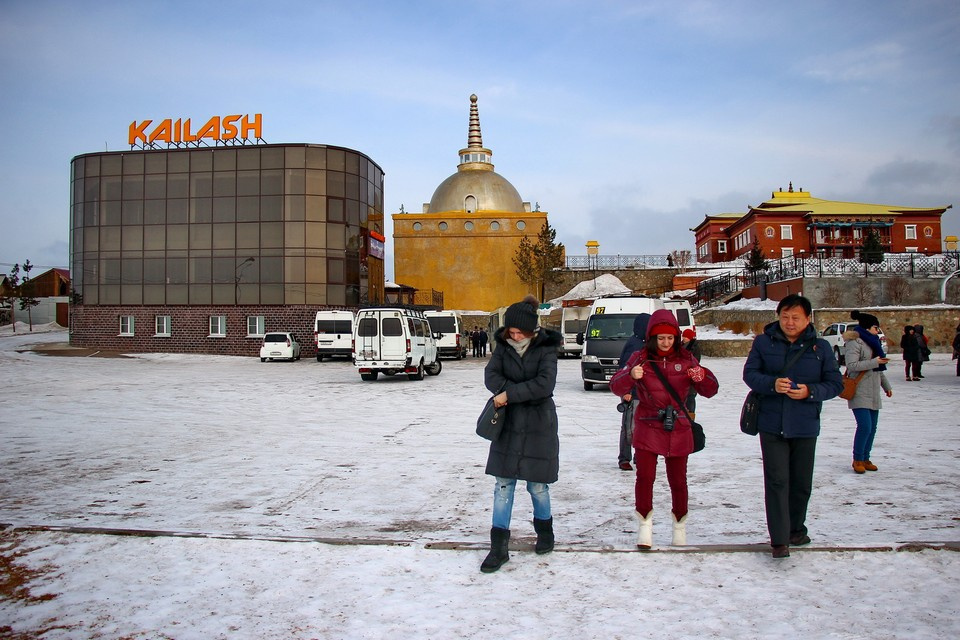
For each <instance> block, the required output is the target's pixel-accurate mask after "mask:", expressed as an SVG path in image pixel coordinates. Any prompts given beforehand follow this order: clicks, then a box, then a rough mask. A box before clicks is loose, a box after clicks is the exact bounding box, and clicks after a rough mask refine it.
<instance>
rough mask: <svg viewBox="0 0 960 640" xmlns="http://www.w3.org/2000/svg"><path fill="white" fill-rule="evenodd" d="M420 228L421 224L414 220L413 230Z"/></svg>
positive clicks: (421, 227)
mask: <svg viewBox="0 0 960 640" xmlns="http://www.w3.org/2000/svg"><path fill="white" fill-rule="evenodd" d="M420 229H423V225H422V224H420V223H419V222H414V223H413V230H414V231H420Z"/></svg>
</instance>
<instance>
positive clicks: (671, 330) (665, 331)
mask: <svg viewBox="0 0 960 640" xmlns="http://www.w3.org/2000/svg"><path fill="white" fill-rule="evenodd" d="M679 334H680V331H679V330H678V329H677V328H676V327H675V326H673V325H672V324H668V323H666V322H658V323H657V324H655V325H653V326H652V327H650V328H649V329H648V330H647V335H650V336H659V335H671V336H677V335H679Z"/></svg>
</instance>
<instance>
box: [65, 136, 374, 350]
mask: <svg viewBox="0 0 960 640" xmlns="http://www.w3.org/2000/svg"><path fill="white" fill-rule="evenodd" d="M70 211H71V216H70V266H71V275H72V285H73V291H72V293H73V298H72V301H73V309H72V313H71V327H70V328H71V343H74V344H79V345H81V346H97V347H101V348H118V349H128V350H137V351H199V352H215V353H244V354H249V353H253V352H254V351H255V350H253V345H254V343H258V340H253V338H258V337H259V336H260V335H262V333H263V331H264V330H266V331H277V330H294V331H298V333H299V334H300V340H301V342H302V343H303V346H304V355H307V353H308V350H309V348H310V347H311V344H310V342H311V341H310V340H309V339H308V338H312V316H313V313H314V312H315V311H316V310H319V309H323V308H337V307H341V308H342V307H355V306H357V305H358V304H361V303H365V302H379V301H382V299H383V253H382V247H383V244H382V242H383V229H382V222H383V171H382V169H381V168H380V167H379V166H378V165H377V164H376V163H375V162H373V161H372V160H371V159H370V158H368V157H367V156H366V155H364V154H362V153H359V152H357V151H353V150H351V149H345V148H341V147H332V146H324V145H312V144H270V145H241V146H217V147H200V148H197V147H192V148H174V149H162V150H143V151H141V150H132V151H124V152H108V153H89V154H83V155H79V156H77V157H75V158H74V159H73V160H72V162H71V198H70ZM371 248H372V249H373V250H372V251H371ZM293 311H296V312H297V314H298V315H297V316H296V317H297V318H300V317H303V318H309V319H310V321H309V322H304V323H300V321H299V320H297V323H299V324H303V326H296V327H290V326H275V325H283V324H290V323H291V322H293V320H292V319H291V317H292V316H291V315H290V314H291V312H293ZM274 317H275V321H271V318H274ZM204 318H208V319H209V323H208V322H202V320H203V319H204ZM214 318H215V319H214ZM177 319H179V321H177ZM258 323H259V326H257V325H258ZM222 324H225V327H223V326H221V325H222ZM178 325H179V326H178ZM118 334H119V335H118ZM188 334H189V335H188ZM194 334H197V335H200V337H201V338H219V339H220V340H215V341H213V342H211V343H208V344H207V347H209V348H206V347H196V346H193V345H194V344H195V343H196V338H197V335H194ZM236 337H239V338H240V340H239V342H237V341H236ZM128 338H134V340H129V339H128ZM224 338H226V340H224ZM201 342H202V340H201ZM188 343H189V344H188ZM257 346H259V345H258V344H257Z"/></svg>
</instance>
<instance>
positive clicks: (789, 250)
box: [783, 247, 793, 258]
mask: <svg viewBox="0 0 960 640" xmlns="http://www.w3.org/2000/svg"><path fill="white" fill-rule="evenodd" d="M792 255H793V247H784V248H783V257H784V258H789V257H791V256H792Z"/></svg>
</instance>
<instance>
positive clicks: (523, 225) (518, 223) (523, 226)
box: [517, 220, 527, 231]
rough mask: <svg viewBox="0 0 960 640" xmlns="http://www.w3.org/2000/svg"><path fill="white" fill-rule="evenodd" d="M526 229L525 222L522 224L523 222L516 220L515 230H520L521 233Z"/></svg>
mask: <svg viewBox="0 0 960 640" xmlns="http://www.w3.org/2000/svg"><path fill="white" fill-rule="evenodd" d="M526 228H527V223H526V222H524V221H523V220H517V229H520V230H521V231H523V230H524V229H526Z"/></svg>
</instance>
